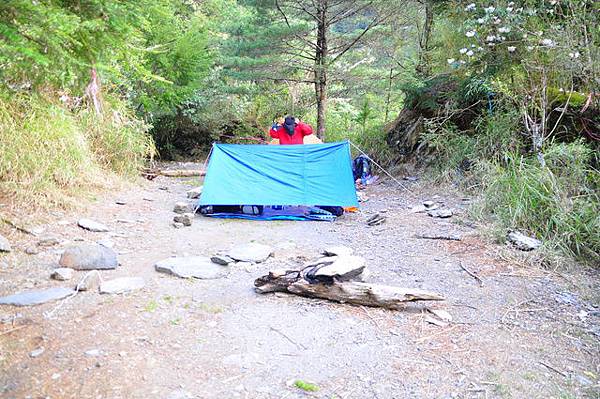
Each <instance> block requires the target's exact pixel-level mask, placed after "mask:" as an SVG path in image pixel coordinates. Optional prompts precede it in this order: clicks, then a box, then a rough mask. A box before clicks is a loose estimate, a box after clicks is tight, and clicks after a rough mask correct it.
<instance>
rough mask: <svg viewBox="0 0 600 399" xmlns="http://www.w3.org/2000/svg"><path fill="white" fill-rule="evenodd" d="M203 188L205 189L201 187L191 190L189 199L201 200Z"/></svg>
mask: <svg viewBox="0 0 600 399" xmlns="http://www.w3.org/2000/svg"><path fill="white" fill-rule="evenodd" d="M203 188H204V187H203V186H200V187H195V188H192V189H191V190H188V192H187V197H188V198H190V199H196V198H199V197H200V195H201V194H202V189H203Z"/></svg>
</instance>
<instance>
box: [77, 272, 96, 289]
mask: <svg viewBox="0 0 600 399" xmlns="http://www.w3.org/2000/svg"><path fill="white" fill-rule="evenodd" d="M99 287H100V274H99V273H91V274H87V275H85V276H84V279H83V280H82V281H79V282H78V283H77V285H76V286H75V290H77V291H94V290H97V289H98V288H99Z"/></svg>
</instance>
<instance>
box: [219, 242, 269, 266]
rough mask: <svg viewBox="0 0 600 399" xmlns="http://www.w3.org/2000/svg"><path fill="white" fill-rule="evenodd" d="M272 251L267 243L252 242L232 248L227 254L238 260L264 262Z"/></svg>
mask: <svg viewBox="0 0 600 399" xmlns="http://www.w3.org/2000/svg"><path fill="white" fill-rule="evenodd" d="M272 253H273V248H271V247H270V246H268V245H263V244H257V243H254V242H251V243H248V244H244V245H241V246H239V247H236V248H233V249H232V250H231V251H229V253H228V254H227V255H229V257H230V258H232V259H235V260H237V261H240V262H254V263H260V262H264V261H265V260H267V259H268V258H269V256H271V254H272Z"/></svg>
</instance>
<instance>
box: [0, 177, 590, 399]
mask: <svg viewBox="0 0 600 399" xmlns="http://www.w3.org/2000/svg"><path fill="white" fill-rule="evenodd" d="M197 184H198V181H197V180H196V179H168V178H157V179H156V180H154V181H152V182H144V183H140V185H139V186H136V187H134V188H130V189H127V190H125V191H123V192H118V193H111V194H107V195H106V196H105V197H103V198H99V199H98V200H97V201H96V202H95V203H94V205H93V206H91V207H89V209H88V210H87V211H86V212H81V211H80V212H78V213H72V214H69V213H60V212H55V213H54V214H53V215H51V217H49V218H47V221H46V222H44V223H43V224H40V225H39V226H37V227H41V228H43V229H44V231H43V232H40V234H41V236H47V235H52V236H56V237H58V238H60V241H61V242H60V244H58V245H56V246H54V247H50V248H46V249H44V250H43V251H42V252H41V253H40V254H37V255H27V254H25V253H24V250H25V248H27V247H29V246H30V245H32V244H34V243H35V242H36V241H37V240H38V239H39V238H36V237H33V236H31V235H27V234H23V233H19V232H17V231H16V230H14V229H12V230H11V229H9V228H8V227H6V226H3V227H2V233H3V234H4V235H5V236H7V238H9V239H10V240H11V242H12V243H13V247H14V250H13V252H12V253H10V254H7V255H0V295H8V294H13V293H15V292H19V291H22V290H26V289H34V288H46V287H52V286H74V285H75V284H76V282H77V281H78V280H79V279H81V278H82V277H83V275H84V272H77V273H76V276H75V278H74V279H73V280H72V281H69V282H59V281H54V280H50V279H49V275H50V273H51V270H52V269H53V268H54V267H56V265H57V262H58V259H59V256H60V251H61V250H62V249H64V248H65V247H66V246H68V245H70V244H72V243H74V242H76V241H75V240H84V241H90V242H94V241H97V240H100V239H110V240H112V241H113V242H114V244H115V250H116V251H117V252H118V254H119V260H120V263H121V266H120V267H118V268H117V269H116V270H114V271H102V272H101V275H102V278H103V279H110V278H113V277H120V276H140V277H143V278H144V279H145V282H146V286H145V288H143V289H141V290H139V291H135V292H133V293H130V294H126V295H100V294H98V293H97V292H82V293H79V294H78V295H76V296H75V297H73V298H71V299H69V300H67V301H63V302H54V303H49V304H44V305H40V306H36V307H28V308H16V307H11V306H0V320H1V323H0V397H2V398H78V399H79V398H114V399H117V398H170V399H176V398H273V399H275V398H277V399H283V398H287V399H293V398H328V399H332V398H379V399H384V398H600V385H599V381H600V345H599V339H600V308H599V305H600V301H599V295H598V292H599V291H598V289H599V288H600V284H599V281H600V279H599V278H598V275H597V272H593V271H586V270H582V269H578V268H574V271H573V272H560V273H558V272H552V271H548V270H544V269H542V268H537V267H531V266H524V265H522V264H520V263H517V262H515V261H513V260H511V259H513V257H511V256H510V255H511V254H512V253H513V252H516V250H514V249H511V248H509V247H508V246H506V245H497V244H493V243H490V242H489V240H487V239H485V238H483V237H482V236H481V234H480V233H479V232H478V230H477V229H476V228H475V227H472V226H473V224H471V223H470V222H469V221H468V218H467V217H466V216H465V215H464V212H463V211H464V209H465V208H466V206H467V201H464V200H463V199H462V198H460V197H453V196H445V195H444V193H443V192H438V193H437V196H435V194H436V193H435V192H431V191H428V192H424V191H419V190H417V191H416V194H415V195H414V196H411V195H408V194H407V193H406V192H403V191H401V190H398V189H396V188H393V187H391V186H387V185H386V184H380V185H377V186H373V187H369V188H368V189H367V190H366V191H365V192H366V195H367V196H368V197H369V200H368V201H367V202H364V203H363V204H362V207H361V210H360V212H358V213H356V214H347V215H344V216H343V217H341V218H339V219H338V220H337V221H336V222H333V223H329V222H289V221H286V222H283V221H277V222H256V221H241V220H219V219H211V218H205V217H202V216H199V215H198V216H196V218H195V220H194V223H193V225H192V226H191V227H186V228H181V229H175V228H174V227H172V226H171V221H172V218H173V213H172V209H173V205H174V203H175V202H177V201H181V200H186V199H185V192H186V191H187V190H188V189H190V188H191V187H193V186H194V185H197ZM429 199H433V200H435V201H437V202H440V203H444V204H446V205H447V206H449V207H452V208H453V209H455V210H457V211H458V213H459V215H457V216H455V217H453V218H451V219H434V218H431V217H429V216H427V215H426V214H424V213H412V212H411V207H412V206H414V205H417V204H419V203H421V202H422V201H423V200H429ZM117 200H120V201H123V202H125V203H126V204H125V205H119V204H117V203H116V201H117ZM1 209H2V208H0V210H1ZM374 212H382V214H384V215H385V216H386V217H387V221H386V223H384V224H382V225H380V226H376V227H368V226H367V225H366V223H365V220H366V219H367V218H368V217H369V216H370V215H372V214H373V213H374ZM461 212H462V213H463V214H462V215H461V214H460V213H461ZM80 217H90V218H93V219H95V220H97V221H99V222H102V223H104V224H106V225H108V226H109V227H110V228H111V232H109V233H92V232H88V231H84V230H82V229H81V228H79V227H78V226H77V225H76V221H77V219H78V218H80ZM40 230H41V229H40ZM430 232H438V233H439V232H446V233H455V234H461V235H462V236H463V238H462V241H440V240H425V239H419V238H416V237H415V236H416V235H417V234H422V233H430ZM248 242H258V243H264V244H269V245H271V246H273V248H274V249H275V253H274V256H273V257H272V258H270V259H269V260H268V261H267V262H265V263H262V264H257V265H253V266H251V267H240V266H231V269H230V272H229V274H228V276H227V277H225V278H222V279H217V280H186V279H179V278H176V277H172V276H167V275H165V274H161V273H157V272H156V271H155V270H154V267H153V265H154V263H155V262H157V261H159V260H162V259H165V258H168V257H170V256H173V255H177V256H183V255H212V254H214V253H216V252H218V251H222V250H227V249H230V248H232V247H233V246H235V245H239V244H244V243H248ZM330 244H341V245H346V246H350V247H352V248H353V249H354V250H355V251H356V253H357V254H359V255H361V256H363V257H365V258H366V259H367V260H368V268H369V270H370V277H369V278H368V280H369V281H373V282H379V283H385V284H390V285H398V286H406V287H417V288H423V289H427V290H431V291H435V292H439V293H441V294H443V295H444V296H445V297H446V298H447V300H446V301H444V302H440V303H434V304H432V303H426V304H411V305H408V306H407V307H406V309H405V310H402V311H390V310H383V309H377V308H365V307H357V306H350V305H344V304H337V303H331V302H326V301H321V300H314V299H307V298H301V297H296V296H291V295H286V294H274V295H273V294H271V295H259V294H257V293H255V292H254V290H253V281H254V279H255V278H257V277H259V276H261V275H263V274H266V273H267V272H268V270H269V269H274V268H280V267H282V266H284V267H285V266H291V265H294V264H295V262H297V261H298V259H302V258H312V257H315V256H316V255H317V254H318V253H319V251H320V250H321V249H322V248H323V247H324V246H327V245H330ZM461 264H462V265H463V266H464V267H465V268H467V269H468V270H470V271H472V272H474V273H477V275H479V276H480V278H481V279H482V281H483V285H480V284H479V283H478V282H477V280H475V279H474V278H473V277H471V276H470V275H469V274H467V273H466V272H465V271H464V270H463V269H462V268H461V267H460V265H461ZM428 306H429V307H432V308H438V309H444V310H446V311H448V312H449V313H450V314H451V315H452V317H453V321H452V322H451V323H450V324H449V325H447V326H444V327H440V326H436V325H433V324H429V323H428V322H426V321H425V319H426V317H427V316H428V314H427V311H426V307H428ZM49 312H53V313H52V314H51V315H49ZM40 348H43V349H44V350H43V353H41V354H40V355H39V356H37V357H32V356H31V352H32V351H34V350H36V349H40ZM90 351H91V352H90ZM86 352H88V353H86ZM296 381H304V382H308V383H312V384H314V385H316V386H317V387H318V390H317V391H315V392H307V391H304V390H302V389H300V388H298V387H297V386H295V382H296Z"/></svg>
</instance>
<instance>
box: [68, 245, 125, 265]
mask: <svg viewBox="0 0 600 399" xmlns="http://www.w3.org/2000/svg"><path fill="white" fill-rule="evenodd" d="M58 263H59V264H60V265H61V266H63V267H70V268H72V269H75V270H107V269H116V268H117V265H118V264H119V262H118V261H117V254H116V252H115V251H113V250H112V249H111V248H107V247H105V246H104V245H100V244H87V243H86V244H79V245H74V246H71V247H68V248H67V249H65V252H63V254H62V255H61V257H60V261H59V262H58Z"/></svg>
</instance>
